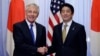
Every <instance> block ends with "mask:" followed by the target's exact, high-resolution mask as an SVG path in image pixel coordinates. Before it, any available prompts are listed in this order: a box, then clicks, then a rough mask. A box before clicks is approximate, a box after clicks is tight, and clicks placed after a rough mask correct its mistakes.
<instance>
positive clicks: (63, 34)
mask: <svg viewBox="0 0 100 56" xmlns="http://www.w3.org/2000/svg"><path fill="white" fill-rule="evenodd" d="M66 27H67V24H65V25H64V29H63V30H62V40H63V43H64V42H65V39H66Z"/></svg>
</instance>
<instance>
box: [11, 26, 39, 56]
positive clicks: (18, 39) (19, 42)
mask: <svg viewBox="0 0 100 56" xmlns="http://www.w3.org/2000/svg"><path fill="white" fill-rule="evenodd" d="M13 39H14V42H15V46H16V48H18V49H19V50H22V51H26V52H28V53H32V54H35V53H36V52H37V48H36V47H34V46H32V45H29V44H26V43H25V42H24V35H23V33H22V31H21V29H20V27H19V26H18V25H14V26H13Z"/></svg>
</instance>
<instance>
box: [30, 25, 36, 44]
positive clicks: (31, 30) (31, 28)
mask: <svg viewBox="0 0 100 56" xmlns="http://www.w3.org/2000/svg"><path fill="white" fill-rule="evenodd" d="M30 32H31V36H32V39H33V43H35V40H34V32H33V24H30Z"/></svg>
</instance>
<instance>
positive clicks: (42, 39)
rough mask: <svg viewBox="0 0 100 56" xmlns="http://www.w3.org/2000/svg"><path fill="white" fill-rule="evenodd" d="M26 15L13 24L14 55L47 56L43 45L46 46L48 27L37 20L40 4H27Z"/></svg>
mask: <svg viewBox="0 0 100 56" xmlns="http://www.w3.org/2000/svg"><path fill="white" fill-rule="evenodd" d="M25 15H26V16H25V20H24V21H22V22H19V23H16V24H14V26H13V39H14V43H15V50H14V54H13V56H45V55H44V51H45V50H44V49H43V47H44V46H46V29H45V27H44V26H42V25H41V24H39V23H37V22H36V21H35V20H36V19H37V17H38V15H39V6H38V5H36V4H33V3H32V4H29V5H27V6H26V10H25Z"/></svg>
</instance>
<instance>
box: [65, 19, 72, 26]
mask: <svg viewBox="0 0 100 56" xmlns="http://www.w3.org/2000/svg"><path fill="white" fill-rule="evenodd" d="M71 24H72V20H70V21H69V22H67V26H71ZM64 25H65V22H63V26H64Z"/></svg>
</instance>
